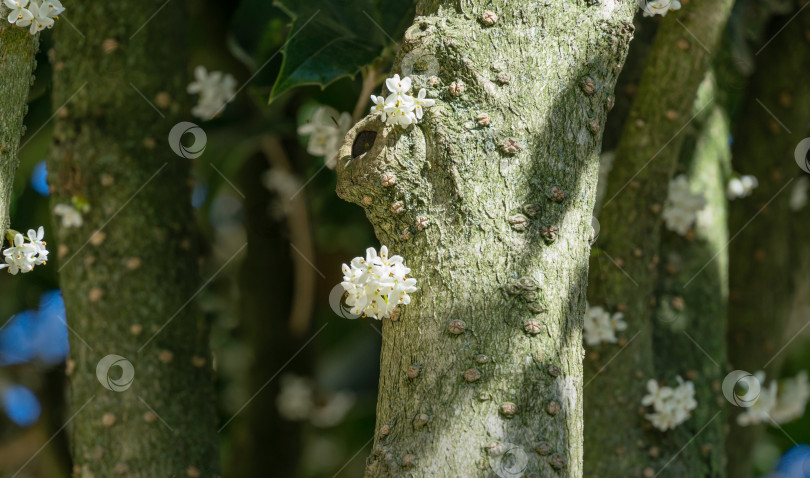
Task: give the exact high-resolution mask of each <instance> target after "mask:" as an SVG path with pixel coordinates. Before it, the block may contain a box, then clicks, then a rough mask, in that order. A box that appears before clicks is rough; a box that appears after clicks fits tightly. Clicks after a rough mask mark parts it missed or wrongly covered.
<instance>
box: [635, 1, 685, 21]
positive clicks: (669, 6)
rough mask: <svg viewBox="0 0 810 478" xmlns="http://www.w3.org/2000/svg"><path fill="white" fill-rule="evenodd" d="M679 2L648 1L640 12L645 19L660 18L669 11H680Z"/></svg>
mask: <svg viewBox="0 0 810 478" xmlns="http://www.w3.org/2000/svg"><path fill="white" fill-rule="evenodd" d="M680 9H681V2H679V1H678V0H648V1H645V3H644V6H643V7H642V10H644V16H645V17H652V16H655V15H661V16H662V17H663V16H665V15H666V14H667V12H669V11H670V10H680Z"/></svg>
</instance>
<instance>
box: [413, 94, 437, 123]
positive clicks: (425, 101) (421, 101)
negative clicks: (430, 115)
mask: <svg viewBox="0 0 810 478" xmlns="http://www.w3.org/2000/svg"><path fill="white" fill-rule="evenodd" d="M425 96H427V91H426V90H425V89H424V88H422V89H421V90H419V94H418V95H417V96H416V99H415V100H414V113H415V114H416V118H417V119H422V115H423V114H424V109H425V108H429V107H431V106H433V105H435V104H436V100H432V99H430V98H425Z"/></svg>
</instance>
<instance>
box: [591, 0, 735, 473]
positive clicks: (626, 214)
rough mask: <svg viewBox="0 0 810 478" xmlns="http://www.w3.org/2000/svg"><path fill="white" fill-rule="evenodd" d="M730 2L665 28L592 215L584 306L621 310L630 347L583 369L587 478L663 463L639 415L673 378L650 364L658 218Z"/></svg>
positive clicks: (667, 22)
mask: <svg viewBox="0 0 810 478" xmlns="http://www.w3.org/2000/svg"><path fill="white" fill-rule="evenodd" d="M732 3H733V2H732V1H730V0H724V1H720V2H716V1H706V0H696V1H693V2H689V4H688V5H685V6H684V8H683V9H682V10H681V11H679V12H670V13H669V14H668V15H667V17H666V18H665V19H664V20H663V21H662V24H661V26H660V27H659V30H658V33H657V35H656V38H655V40H654V43H653V46H652V49H651V51H650V54H649V57H648V60H647V66H646V69H645V71H644V73H643V74H642V79H641V83H640V84H639V87H638V92H637V93H636V97H635V100H634V102H633V106H632V108H631V110H630V115H629V118H628V119H627V122H626V125H625V128H624V131H623V134H622V137H621V139H620V141H619V144H618V147H617V149H616V160H615V161H614V165H613V170H612V171H611V173H610V181H609V182H608V187H607V194H606V200H605V203H604V205H603V206H602V210H601V212H600V216H599V223H600V226H601V228H600V235H599V238H598V242H597V243H596V247H598V248H599V251H598V253H596V254H594V255H593V258H592V260H591V267H592V269H593V271H594V273H595V275H594V279H593V280H592V281H591V284H590V288H589V300H590V303H591V305H594V306H597V305H599V306H603V307H604V308H606V309H607V310H609V311H611V312H613V311H616V310H623V311H624V314H625V321H626V322H627V325H628V329H627V331H626V332H625V334H626V336H627V338H628V340H627V343H626V345H625V346H623V347H621V348H616V347H615V346H613V345H609V344H608V345H603V346H599V347H596V348H594V352H595V353H594V354H591V356H590V359H589V360H586V362H585V377H586V383H587V384H588V386H589V387H591V388H589V389H588V390H589V392H588V393H586V395H585V400H586V405H585V410H586V418H585V422H586V423H587V427H588V428H587V431H586V437H585V438H586V445H585V446H586V450H587V451H588V456H587V458H586V466H587V468H586V471H587V472H586V475H587V476H641V473H642V470H643V469H644V468H652V469H653V470H657V469H661V468H662V467H663V465H664V464H665V460H662V459H661V458H658V459H655V458H653V457H651V454H650V451H649V450H648V444H649V443H656V442H658V441H659V440H658V439H657V437H656V436H655V435H654V434H653V433H648V432H646V431H645V426H646V425H645V420H644V417H643V414H639V410H638V407H639V405H640V400H641V397H642V396H643V394H644V391H645V383H646V381H647V380H649V379H650V378H656V379H663V378H666V379H667V380H668V381H669V380H674V379H675V377H674V376H673V377H658V376H657V375H658V372H657V371H656V370H655V365H654V353H653V328H654V327H653V325H654V324H653V323H652V320H651V317H652V312H653V309H654V307H655V300H654V293H655V287H656V283H657V275H658V274H657V269H658V263H659V261H660V237H661V233H660V227H661V219H660V211H661V207H662V206H663V204H664V200H665V199H666V196H667V190H668V187H667V186H668V182H669V179H670V177H671V176H672V172H673V170H674V168H675V165H676V163H677V160H678V157H679V154H680V151H681V147H682V145H683V140H684V137H685V135H684V134H683V131H684V130H685V129H686V128H687V127H688V125H689V123H690V122H691V120H692V119H693V118H694V117H695V116H697V115H698V114H699V113H701V110H700V109H698V110H697V111H695V110H693V105H694V100H695V97H696V93H697V91H698V86H699V85H700V84H701V82H702V81H703V79H704V77H705V74H706V72H707V70H708V67H709V62H710V60H711V56H712V55H711V53H710V52H711V51H713V50H715V49H716V48H717V45H718V44H719V40H720V37H721V33H722V32H723V29H724V26H725V23H726V20H727V18H728V15H729V13H730V10H731V5H732ZM690 32H691V35H690ZM692 35H694V37H692ZM702 106H703V107H704V108H706V107H708V103H707V104H705V105H702ZM597 271H598V275H596V274H597ZM617 423H618V424H621V425H620V428H619V429H617ZM639 445H641V446H639ZM659 456H660V455H659Z"/></svg>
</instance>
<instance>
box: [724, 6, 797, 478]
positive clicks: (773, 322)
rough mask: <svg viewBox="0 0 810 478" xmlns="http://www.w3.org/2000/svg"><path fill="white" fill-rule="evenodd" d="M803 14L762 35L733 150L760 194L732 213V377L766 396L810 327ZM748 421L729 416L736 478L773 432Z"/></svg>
mask: <svg viewBox="0 0 810 478" xmlns="http://www.w3.org/2000/svg"><path fill="white" fill-rule="evenodd" d="M799 8H801V7H800V6H799V5H796V7H795V9H794V10H793V11H791V12H790V13H789V14H787V15H784V16H780V17H777V18H776V19H774V20H773V21H772V22H771V26H770V28H768V29H766V33H765V34H764V35H763V41H767V40H768V39H769V38H772V40H773V41H772V42H771V43H770V44H768V45H767V46H765V47H763V48H762V50H761V52H760V53H759V54H758V55H757V56H756V72H755V73H754V75H753V76H752V78H751V80H750V84H749V87H748V90H747V93H746V95H745V102H744V103H743V104H742V105H741V106H740V113H739V124H738V127H737V129H736V131H735V134H734V137H733V141H734V143H733V147H732V149H733V152H734V160H733V163H734V167H735V168H736V169H737V170H739V171H740V172H741V173H744V174H751V175H754V176H756V177H757V178H758V180H759V187H758V188H757V189H755V190H754V192H753V194H752V195H751V196H750V197H748V198H745V199H744V200H739V201H735V202H733V203H732V207H731V210H730V216H729V226H728V227H729V232H730V234H732V237H734V240H733V241H732V242H731V244H730V246H729V253H730V255H731V259H732V260H731V271H730V277H731V283H730V298H729V305H728V307H729V333H728V341H729V358H730V361H731V367H732V368H733V369H738V370H744V371H747V372H750V373H754V372H756V371H758V370H764V371H765V373H766V377H767V382H766V383H763V384H762V388H763V389H764V388H765V387H766V386H767V385H768V382H770V381H771V380H774V379H776V378H778V377H779V372H780V369H781V366H782V362H783V360H784V359H785V358H787V355H788V352H787V351H786V347H787V346H789V345H790V344H793V343H794V341H793V339H794V338H795V336H796V335H797V334H798V333H799V332H802V331H804V330H805V327H806V325H807V323H808V321H810V317H808V316H807V314H806V312H805V313H804V314H802V312H801V310H798V313H796V312H797V306H798V305H801V300H802V299H803V298H804V299H806V293H807V287H808V282H809V281H810V279H808V277H809V276H810V242H808V237H810V208H808V207H806V206H805V207H802V208H799V209H798V210H796V209H794V208H793V207H792V206H791V196H792V194H793V193H794V189H795V188H802V187H803V188H804V189H805V190H806V189H807V184H806V182H807V180H808V175H807V174H806V173H804V172H802V170H801V169H800V168H799V166H798V165H797V164H796V162H795V161H794V151H795V150H796V147H797V145H798V144H799V142H800V141H801V140H803V139H804V138H806V137H808V136H810V128H808V124H810V123H808V122H810V110H808V105H810V83H808V82H807V81H804V80H799V79H798V77H797V76H796V72H798V71H810V33H809V32H810V15H807V12H802V14H799V15H796V16H795V19H792V17H793V16H794V14H795V13H796V12H797V11H798V9H799ZM791 19H792V21H790V20H791ZM783 26H784V30H780V29H781V28H782V27H783ZM774 35H775V36H774ZM766 108H767V110H766ZM788 271H790V272H788ZM742 411H743V410H742V409H739V408H738V409H734V413H731V414H730V416H729V427H730V429H731V433H730V435H729V436H730V439H729V442H728V444H727V447H726V452H727V454H728V470H729V476H733V477H741V478H745V477H749V476H752V469H751V466H752V462H753V458H754V453H753V450H754V445H755V444H756V442H757V439H758V438H759V437H760V435H761V434H762V431H763V429H764V428H765V426H770V425H772V423H770V422H766V423H764V424H763V425H758V426H750V427H740V426H739V425H738V424H737V421H736V418H737V415H738V414H739V413H740V412H742Z"/></svg>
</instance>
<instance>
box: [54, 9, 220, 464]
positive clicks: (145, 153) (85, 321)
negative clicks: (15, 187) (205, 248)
mask: <svg viewBox="0 0 810 478" xmlns="http://www.w3.org/2000/svg"><path fill="white" fill-rule="evenodd" d="M161 3H162V2H155V1H150V2H142V1H134V0H122V1H116V2H108V1H92V2H77V3H74V4H72V5H71V12H72V13H71V21H72V22H73V25H74V26H75V30H74V29H73V28H64V26H61V27H58V28H57V29H56V31H55V43H54V50H55V51H54V65H55V67H54V72H55V75H54V76H55V77H54V95H53V96H54V104H56V105H64V106H63V107H62V108H61V109H60V110H59V113H58V114H57V115H56V122H55V129H54V145H53V150H52V156H51V160H50V162H49V171H50V174H49V182H50V184H51V186H52V188H53V194H52V197H53V199H52V200H53V202H54V203H70V202H71V200H72V198H73V197H77V196H78V197H82V198H84V199H86V201H87V202H88V203H89V205H90V211H89V212H87V213H85V214H84V224H83V225H82V226H81V227H78V228H59V230H58V234H59V242H60V249H59V254H58V255H59V260H55V261H54V264H53V265H54V266H55V267H58V268H59V274H60V277H59V278H60V286H61V288H62V291H63V294H64V298H65V306H66V309H67V322H68V323H69V324H70V326H71V335H70V340H71V356H70V360H71V361H72V362H73V363H75V366H74V367H73V370H72V373H71V389H72V394H71V401H72V407H73V410H72V412H71V414H70V418H71V422H70V424H71V430H72V432H71V434H72V443H73V454H74V461H75V465H74V475H75V476H81V477H92V476H96V477H99V476H119V475H127V476H143V477H155V476H173V475H174V476H216V475H217V474H218V473H219V456H218V441H219V440H218V435H217V428H216V414H215V405H214V392H213V384H212V377H211V375H212V372H211V356H210V352H209V347H208V327H207V324H206V322H205V320H204V318H203V317H202V315H201V314H200V313H199V311H198V309H197V307H196V306H195V303H194V299H195V298H196V297H197V295H198V294H199V292H200V291H201V281H200V278H199V271H198V263H199V262H198V261H199V257H198V253H197V248H196V245H195V243H196V240H195V238H196V229H195V220H194V215H193V212H192V209H191V202H190V192H191V188H190V184H191V183H190V178H189V173H190V161H189V160H187V159H185V158H181V157H178V156H176V155H174V154H173V153H172V150H171V149H170V148H169V145H167V144H166V139H167V137H168V134H169V131H170V130H171V128H172V126H173V125H174V124H175V123H176V122H177V121H178V120H179V119H180V118H183V117H187V116H186V115H187V112H188V111H189V104H188V100H187V94H186V91H185V86H186V83H187V81H188V79H187V75H186V71H187V64H186V61H187V58H188V57H187V52H188V49H187V45H186V37H185V28H184V20H183V19H184V13H183V5H182V4H181V3H180V2H170V3H168V4H164V5H162V6H161ZM158 9H161V10H160V14H159V15H155V16H154V18H150V19H149V21H148V22H147V23H144V20H145V19H146V18H147V16H148V14H149V13H150V12H153V11H156V10H158ZM79 32H82V33H81V34H80V33H79ZM102 43H103V44H104V48H102ZM141 95H143V97H142V96H141ZM144 97H145V98H146V100H145V99H144ZM158 98H159V99H158ZM68 100H69V101H68ZM149 102H152V103H153V105H150V104H149ZM153 106H154V108H158V109H159V111H155V109H153ZM108 354H117V355H121V356H123V357H125V358H126V359H128V360H129V361H130V362H131V363H132V365H133V367H134V371H135V376H134V380H133V382H132V385H131V386H130V387H129V388H128V389H126V390H123V391H120V392H116V391H111V390H108V389H106V388H105V387H103V386H102V384H101V383H99V379H98V378H97V377H96V372H97V370H96V366H97V364H98V363H99V361H100V359H101V358H102V357H104V356H106V355H108ZM110 374H111V377H112V378H117V377H118V375H117V374H120V371H118V370H117V369H112V370H111V371H110Z"/></svg>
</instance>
